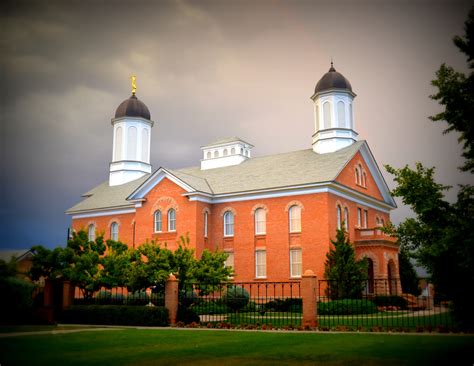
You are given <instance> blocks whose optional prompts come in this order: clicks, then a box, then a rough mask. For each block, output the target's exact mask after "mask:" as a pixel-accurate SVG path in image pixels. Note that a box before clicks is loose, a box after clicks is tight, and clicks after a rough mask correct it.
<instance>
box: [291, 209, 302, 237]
mask: <svg viewBox="0 0 474 366" xmlns="http://www.w3.org/2000/svg"><path fill="white" fill-rule="evenodd" d="M296 207H297V208H298V209H299V213H300V217H299V218H298V221H299V223H300V224H299V229H295V228H293V225H292V224H291V223H292V221H293V220H297V219H293V218H292V212H293V209H294V208H296ZM288 220H289V230H290V233H292V234H294V233H301V226H302V225H301V207H300V206H298V205H293V206H291V207H290V208H289V209H288Z"/></svg>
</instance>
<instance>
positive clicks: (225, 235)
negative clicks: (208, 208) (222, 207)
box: [223, 211, 235, 238]
mask: <svg viewBox="0 0 474 366" xmlns="http://www.w3.org/2000/svg"><path fill="white" fill-rule="evenodd" d="M227 215H231V217H232V234H227V230H226V222H225V218H226V216H227ZM223 221H224V237H226V238H232V237H233V236H234V233H235V230H234V229H235V226H234V225H235V220H234V213H233V212H232V211H226V212H225V213H224V217H223ZM229 225H230V223H229Z"/></svg>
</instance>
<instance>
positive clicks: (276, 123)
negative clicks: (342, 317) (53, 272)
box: [0, 0, 470, 247]
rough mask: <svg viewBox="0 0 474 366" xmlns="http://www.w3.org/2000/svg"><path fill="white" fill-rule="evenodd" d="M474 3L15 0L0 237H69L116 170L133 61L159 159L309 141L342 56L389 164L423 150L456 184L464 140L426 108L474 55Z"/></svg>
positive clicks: (2, 241) (11, 240)
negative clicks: (116, 130) (83, 198)
mask: <svg viewBox="0 0 474 366" xmlns="http://www.w3.org/2000/svg"><path fill="white" fill-rule="evenodd" d="M469 5H470V2H469V1H448V0H446V1H399V2H391V1H381V0H379V1H357V2H355V1H331V2H315V1H298V2H291V1H257V2H256V1H200V2H197V1H192V2H191V1H189V2H188V1H178V0H177V1H159V2H152V1H121V2H119V1H115V2H112V1H81V2H79V1H67V2H64V1H57V2H55V1H48V2H44V1H37V2H36V1H26V2H21V1H20V2H18V1H15V2H7V3H3V5H2V12H1V14H2V15H1V16H0V17H1V18H0V22H1V24H2V25H3V30H4V31H3V32H2V38H1V50H2V56H1V60H0V62H1V72H2V80H3V87H2V98H1V100H2V110H1V119H2V121H1V129H2V130H1V136H2V141H1V145H2V146H1V148H2V169H1V171H2V177H1V178H2V179H1V180H2V189H1V194H2V196H3V197H2V207H1V211H0V214H1V215H2V216H1V222H2V230H1V231H2V235H1V237H0V246H2V247H29V246H31V245H32V244H35V243H43V244H45V245H48V246H54V245H57V244H60V243H63V242H64V236H65V230H66V227H67V226H68V224H69V218H67V217H66V216H65V215H64V214H63V212H64V210H65V209H67V208H68V207H69V206H71V205H73V204H74V203H75V202H77V200H78V199H79V196H80V194H82V193H83V192H85V191H87V190H89V189H90V188H91V187H93V186H94V185H96V184H97V183H99V182H101V181H103V180H105V179H107V176H108V163H109V161H110V158H111V148H112V146H111V142H112V133H111V126H110V118H111V117H112V116H113V114H114V111H115V108H116V107H117V106H118V104H119V103H120V102H121V101H122V100H123V99H125V98H126V97H128V95H129V93H130V89H129V88H130V87H129V82H128V76H129V75H130V74H132V73H135V74H137V76H138V96H139V98H141V99H142V100H143V101H144V102H145V103H146V104H147V105H148V107H149V109H150V111H151V114H152V119H154V120H155V122H156V124H155V127H154V128H153V132H152V138H153V143H152V163H153V166H154V168H155V169H156V168H158V167H159V166H167V167H171V168H177V167H183V166H191V165H196V164H198V163H199V159H200V150H199V146H201V145H203V144H205V143H207V142H209V141H211V140H213V139H215V138H218V137H225V136H233V135H238V136H241V137H242V138H245V139H246V140H248V141H250V142H252V143H254V144H255V145H256V148H255V149H254V150H255V152H254V156H255V155H265V154H271V153H277V152H283V151H290V150H296V149H303V148H308V147H309V146H310V144H311V135H312V133H313V119H312V118H313V117H312V106H311V103H310V100H309V96H310V95H311V94H312V90H313V88H314V85H315V83H316V82H317V80H318V79H319V78H320V77H321V76H322V74H324V73H325V72H326V71H327V69H328V66H329V65H328V64H329V59H330V57H331V56H332V57H333V58H334V60H335V66H336V68H337V69H338V70H339V71H341V72H342V73H343V74H344V75H345V76H346V77H347V78H348V79H349V80H350V81H351V83H352V85H353V87H354V90H355V92H356V93H357V94H358V97H357V99H356V102H355V107H354V108H355V109H354V111H355V119H356V129H357V131H358V132H359V136H360V138H362V139H367V140H368V142H369V145H370V146H371V149H372V151H373V152H374V154H375V156H376V158H377V160H378V162H379V164H380V165H382V164H385V163H390V164H392V165H395V166H401V165H404V164H406V163H411V164H413V163H414V162H415V161H417V160H421V161H423V162H424V163H425V164H427V165H435V166H437V169H438V176H439V178H440V180H441V181H443V183H446V184H456V183H462V182H465V181H466V180H467V179H468V178H467V177H466V176H460V175H459V173H458V172H457V170H456V166H457V165H460V163H461V161H460V159H459V154H460V148H459V146H458V144H457V142H456V136H455V135H448V136H442V134H441V132H442V130H443V126H442V125H435V124H433V123H431V122H429V121H428V119H427V116H429V115H432V114H434V113H436V112H437V111H438V108H439V107H438V106H437V105H436V103H434V102H433V101H430V100H429V99H428V95H429V94H431V93H433V89H432V88H431V86H430V80H431V79H433V78H434V72H435V70H436V69H437V68H438V67H439V65H440V64H441V63H442V62H448V63H449V64H451V65H453V66H455V67H456V68H460V69H462V68H463V67H464V65H465V62H464V59H463V57H462V55H461V54H460V53H459V52H458V51H457V50H456V48H455V47H454V46H453V45H452V42H451V39H452V37H453V36H454V35H455V34H461V33H462V30H463V23H464V21H465V18H466V16H467V12H468V9H469ZM386 177H387V176H386ZM387 178H388V181H389V184H391V181H390V179H389V177H387ZM407 213H408V211H407V210H406V209H404V208H401V209H398V210H397V211H395V213H394V214H393V218H394V221H398V220H400V219H401V218H402V217H403V216H404V215H405V214H407Z"/></svg>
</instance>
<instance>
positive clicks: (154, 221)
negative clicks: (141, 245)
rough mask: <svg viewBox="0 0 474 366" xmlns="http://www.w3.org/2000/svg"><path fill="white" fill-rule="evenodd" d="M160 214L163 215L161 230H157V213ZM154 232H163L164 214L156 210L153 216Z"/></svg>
mask: <svg viewBox="0 0 474 366" xmlns="http://www.w3.org/2000/svg"><path fill="white" fill-rule="evenodd" d="M158 212H159V213H160V215H161V220H160V221H161V225H160V226H161V230H156V214H157V213H158ZM153 232H155V233H162V232H163V213H162V212H161V210H156V211H155V213H154V214H153Z"/></svg>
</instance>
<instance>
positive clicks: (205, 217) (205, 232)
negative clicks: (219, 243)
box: [204, 212, 208, 238]
mask: <svg viewBox="0 0 474 366" xmlns="http://www.w3.org/2000/svg"><path fill="white" fill-rule="evenodd" d="M207 216H208V213H207V212H205V213H204V237H205V238H207Z"/></svg>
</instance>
